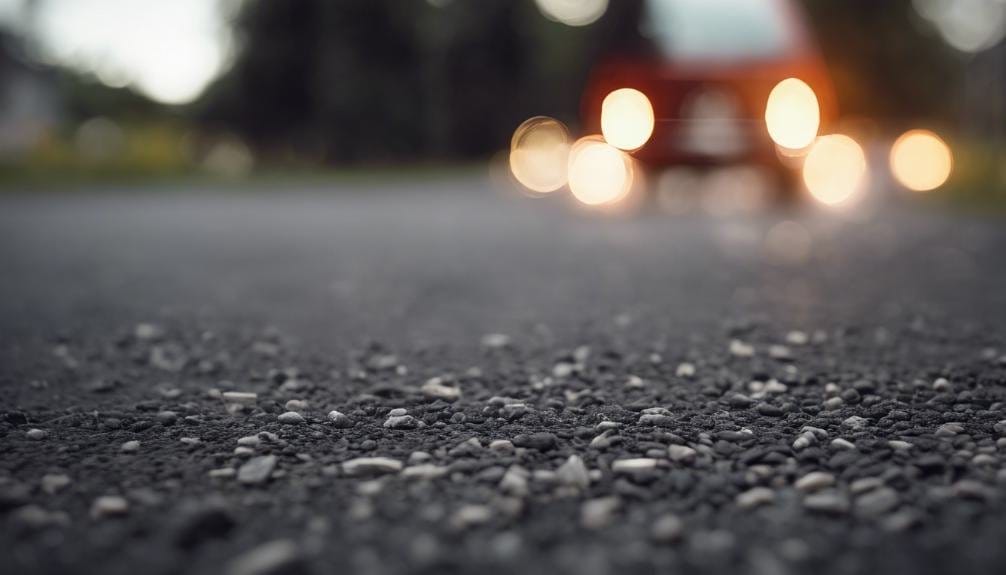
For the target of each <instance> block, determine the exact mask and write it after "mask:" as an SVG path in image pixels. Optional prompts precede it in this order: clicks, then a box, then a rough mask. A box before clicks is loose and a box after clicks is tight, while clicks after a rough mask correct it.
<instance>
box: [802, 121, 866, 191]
mask: <svg viewBox="0 0 1006 575" xmlns="http://www.w3.org/2000/svg"><path fill="white" fill-rule="evenodd" d="M866 176H867V168H866V155H865V154H864V153H863V148H862V147H860V145H859V144H858V143H856V141H855V140H853V139H852V138H850V137H848V136H844V135H842V134H834V135H830V136H821V137H820V138H818V139H817V141H816V142H814V145H813V146H812V147H811V149H810V151H809V152H808V153H807V157H806V159H805V160H804V163H803V182H804V184H806V185H807V190H808V191H809V192H810V194H811V195H812V196H813V197H814V199H816V200H818V201H819V202H821V203H823V204H827V205H835V204H840V203H842V202H845V201H846V200H848V199H849V198H851V197H852V196H854V195H856V193H858V192H859V191H860V190H861V189H862V188H863V187H864V185H865V183H866Z"/></svg>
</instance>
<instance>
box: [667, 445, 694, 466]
mask: <svg viewBox="0 0 1006 575" xmlns="http://www.w3.org/2000/svg"><path fill="white" fill-rule="evenodd" d="M667 454H668V455H669V456H670V458H671V461H677V462H678V463H691V462H692V461H695V450H694V449H692V448H691V447H688V446H687V445H671V446H670V447H668V448H667Z"/></svg>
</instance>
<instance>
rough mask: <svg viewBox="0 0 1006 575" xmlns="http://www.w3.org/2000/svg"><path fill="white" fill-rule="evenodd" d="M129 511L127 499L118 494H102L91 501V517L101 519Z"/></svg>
mask: <svg viewBox="0 0 1006 575" xmlns="http://www.w3.org/2000/svg"><path fill="white" fill-rule="evenodd" d="M127 513H129V501H126V498H125V497H119V496H118V495H102V496H101V497H98V498H97V499H95V500H94V501H93V502H92V503H91V517H92V518H94V519H103V518H105V517H116V516H120V515H125V514H127Z"/></svg>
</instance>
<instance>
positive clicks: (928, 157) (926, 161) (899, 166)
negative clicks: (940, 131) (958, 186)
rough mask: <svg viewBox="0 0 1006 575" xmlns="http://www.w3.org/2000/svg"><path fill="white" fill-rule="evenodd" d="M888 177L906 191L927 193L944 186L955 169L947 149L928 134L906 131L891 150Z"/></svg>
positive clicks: (930, 133) (952, 158)
mask: <svg viewBox="0 0 1006 575" xmlns="http://www.w3.org/2000/svg"><path fill="white" fill-rule="evenodd" d="M890 162H891V173H893V174H894V177H895V178H896V179H897V180H898V181H899V182H901V185H903V186H905V187H906V188H908V189H909V190H913V191H916V192H928V191H930V190H935V189H936V188H938V187H940V186H942V185H943V184H944V183H946V181H947V179H949V178H950V172H951V171H952V170H953V167H954V156H953V154H952V153H951V152H950V146H948V145H947V144H946V142H944V141H943V140H942V139H940V137H939V136H937V135H936V134H934V133H932V132H930V131H929V130H909V131H907V132H905V133H904V134H902V135H901V137H899V138H898V139H897V140H896V141H895V142H894V146H892V147H891V158H890Z"/></svg>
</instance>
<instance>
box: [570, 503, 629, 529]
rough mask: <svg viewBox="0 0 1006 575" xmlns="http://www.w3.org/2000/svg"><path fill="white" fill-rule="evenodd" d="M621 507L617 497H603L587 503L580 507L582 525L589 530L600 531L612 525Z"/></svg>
mask: <svg viewBox="0 0 1006 575" xmlns="http://www.w3.org/2000/svg"><path fill="white" fill-rule="evenodd" d="M620 506H621V501H620V500H619V499H618V498H617V497H601V498H598V499H591V500H589V501H585V502H584V503H583V505H581V506H580V523H581V524H582V525H583V526H584V527H586V528H587V529H600V528H602V527H605V526H607V525H608V524H609V523H611V520H612V519H613V518H614V515H615V512H616V511H618V508H619V507H620Z"/></svg>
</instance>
